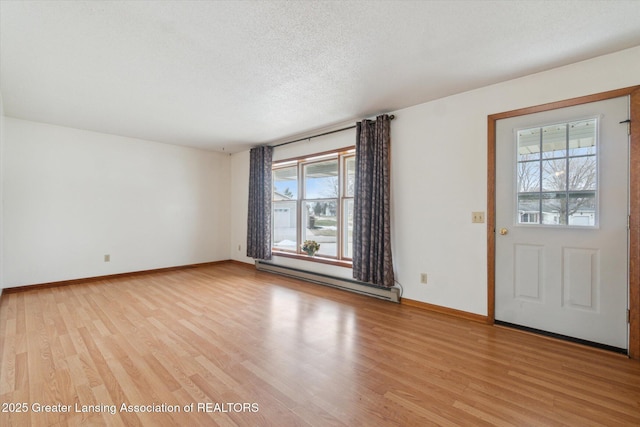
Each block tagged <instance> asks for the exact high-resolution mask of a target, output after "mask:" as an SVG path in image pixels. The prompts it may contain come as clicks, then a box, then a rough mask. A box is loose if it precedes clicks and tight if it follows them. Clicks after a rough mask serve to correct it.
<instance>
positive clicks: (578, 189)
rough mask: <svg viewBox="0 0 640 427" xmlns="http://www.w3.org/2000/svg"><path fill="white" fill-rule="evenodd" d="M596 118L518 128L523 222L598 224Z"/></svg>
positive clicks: (518, 165) (519, 213)
mask: <svg viewBox="0 0 640 427" xmlns="http://www.w3.org/2000/svg"><path fill="white" fill-rule="evenodd" d="M597 125H598V121H597V119H595V118H594V119H587V120H580V121H575V122H569V123H561V124H555V125H550V126H541V127H535V128H529V129H524V130H520V131H518V132H517V144H518V154H517V156H518V159H517V177H518V183H517V186H518V190H517V198H518V200H517V206H518V218H519V223H520V224H542V225H562V226H591V227H593V226H595V225H596V223H597V217H596V213H597V202H596V201H597V192H598V188H597V186H598V182H597V181H598V180H597V170H598V167H597V166H598V159H597V146H598V144H597V134H598V133H597Z"/></svg>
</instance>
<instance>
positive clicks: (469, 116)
mask: <svg viewBox="0 0 640 427" xmlns="http://www.w3.org/2000/svg"><path fill="white" fill-rule="evenodd" d="M637 84H640V47H636V48H633V49H628V50H625V51H621V52H618V53H615V54H611V55H607V56H603V57H599V58H595V59H592V60H588V61H584V62H581V63H577V64H573V65H570V66H566V67H562V68H558V69H554V70H550V71H547V72H543V73H539V74H535V75H531V76H527V77H524V78H520V79H516V80H512V81H508V82H504V83H500V84H496V85H492V86H488V87H485V88H481V89H478V90H474V91H470V92H465V93H461V94H458V95H455V96H451V97H447V98H443V99H440V100H436V101H432V102H427V103H424V104H420V105H417V106H414V107H410V108H405V109H402V110H399V111H395V112H393V113H394V114H395V115H396V119H395V120H394V121H393V122H392V123H391V137H392V186H393V188H392V199H393V200H392V203H393V205H392V218H393V219H392V239H393V251H394V252H393V256H394V266H395V272H396V279H397V280H398V281H399V282H400V283H401V284H402V286H403V288H404V294H403V296H404V297H406V298H409V299H413V300H417V301H423V302H427V303H430V304H436V305H441V306H445V307H450V308H454V309H457V310H463V311H467V312H471V313H476V314H481V315H486V314H487V268H486V263H487V247H486V237H487V236H486V226H485V224H472V223H471V212H472V211H486V206H487V196H486V194H487V177H486V175H487V116H488V115H491V114H494V113H499V112H503V111H509V110H513V109H517V108H524V107H529V106H533V105H539V104H543V103H547V102H553V101H559V100H563V99H568V98H574V97H578V96H584V95H590V94H593V93H598V92H603V91H607V90H612V89H618V88H623V87H627V86H633V85H637ZM346 134H349V135H344V134H340V133H339V134H335V135H333V136H327V137H324V139H323V140H322V141H321V140H313V141H314V142H313V143H311V144H307V143H300V144H302V146H303V148H291V149H289V148H287V151H289V150H292V151H293V150H302V151H304V150H307V149H311V147H313V151H324V150H327V149H330V148H331V146H333V145H336V144H337V145H338V146H340V145H342V142H340V143H336V140H337V139H338V138H339V139H342V138H344V137H347V138H351V142H350V144H353V141H354V139H355V136H354V135H355V134H353V133H350V132H346ZM344 145H349V144H344ZM289 147H299V145H293V146H289ZM276 153H277V158H286V157H291V156H290V155H289V152H286V153H285V150H284V149H282V151H280V150H276ZM292 155H295V154H292ZM248 159H249V156H248V154H247V153H239V154H235V155H233V156H232V160H231V162H232V171H231V174H232V179H231V181H232V185H233V188H234V190H233V191H232V195H231V197H232V203H231V205H232V240H231V242H232V245H233V244H236V245H237V244H238V242H242V243H243V245H244V240H246V210H247V205H246V200H247V198H246V190H244V187H246V186H247V178H246V175H247V174H248ZM240 189H243V191H238V190H240ZM243 239H244V240H243ZM236 249H237V248H236ZM231 253H232V258H233V259H236V260H239V261H245V262H247V261H248V262H251V260H248V259H246V258H245V257H243V256H240V254H239V253H238V251H233V250H232V252H231ZM276 261H277V262H279V263H287V264H289V263H291V261H290V260H285V259H283V258H280V259H278V258H276ZM294 261H296V262H297V263H298V264H300V263H302V264H305V265H306V267H305V268H307V269H309V270H314V271H318V269H322V271H323V272H325V273H326V272H327V269H330V268H331V267H330V266H326V265H320V264H315V263H309V262H304V261H297V260H294ZM344 270H345V269H343V268H336V274H339V275H344ZM423 272H424V273H427V274H428V277H429V279H428V281H429V283H428V284H426V285H424V284H421V283H420V273H423Z"/></svg>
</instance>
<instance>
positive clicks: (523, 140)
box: [518, 128, 540, 161]
mask: <svg viewBox="0 0 640 427" xmlns="http://www.w3.org/2000/svg"><path fill="white" fill-rule="evenodd" d="M539 158H540V128H533V129H525V130H520V131H518V161H524V160H535V159H539Z"/></svg>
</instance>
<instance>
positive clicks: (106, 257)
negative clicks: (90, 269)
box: [104, 254, 111, 262]
mask: <svg viewBox="0 0 640 427" xmlns="http://www.w3.org/2000/svg"><path fill="white" fill-rule="evenodd" d="M104 262H111V255H109V254H106V255H105V256H104Z"/></svg>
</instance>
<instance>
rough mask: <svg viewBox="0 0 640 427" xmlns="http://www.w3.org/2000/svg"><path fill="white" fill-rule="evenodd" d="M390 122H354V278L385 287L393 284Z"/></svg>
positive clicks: (384, 117)
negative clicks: (355, 124) (355, 123)
mask: <svg viewBox="0 0 640 427" xmlns="http://www.w3.org/2000/svg"><path fill="white" fill-rule="evenodd" d="M390 121H391V120H390V118H389V116H388V115H386V114H385V115H382V116H378V117H376V120H375V122H373V121H371V120H363V121H362V122H359V123H357V126H356V176H355V190H354V196H355V197H354V212H353V277H354V278H355V279H357V280H360V281H363V282H368V283H373V284H375V285H378V286H385V287H391V286H393V285H394V277H393V260H392V258H391V218H390V211H391V185H390V177H391V158H390V143H391V137H390Z"/></svg>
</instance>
